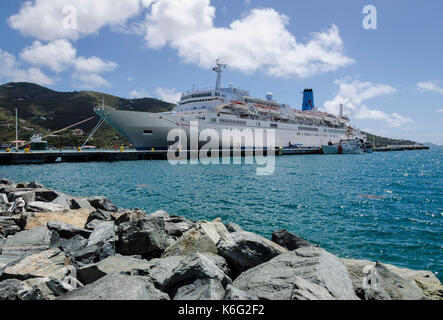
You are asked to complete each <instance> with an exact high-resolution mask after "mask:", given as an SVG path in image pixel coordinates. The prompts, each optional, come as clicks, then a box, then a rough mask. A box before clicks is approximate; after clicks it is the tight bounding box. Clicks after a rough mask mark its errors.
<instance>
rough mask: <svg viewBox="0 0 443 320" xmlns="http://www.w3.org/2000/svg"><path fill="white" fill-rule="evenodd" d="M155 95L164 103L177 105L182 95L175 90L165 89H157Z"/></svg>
mask: <svg viewBox="0 0 443 320" xmlns="http://www.w3.org/2000/svg"><path fill="white" fill-rule="evenodd" d="M155 94H156V95H157V96H158V97H159V98H160V99H161V100H163V101H166V102H169V103H173V104H176V103H177V102H178V101H180V98H181V93H180V92H177V91H176V90H175V89H164V88H157V89H155Z"/></svg>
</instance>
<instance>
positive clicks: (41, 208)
mask: <svg viewBox="0 0 443 320" xmlns="http://www.w3.org/2000/svg"><path fill="white" fill-rule="evenodd" d="M63 210H67V208H66V207H65V206H63V205H60V204H56V203H47V202H42V201H33V202H29V203H28V204H27V206H26V211H28V212H60V211H63Z"/></svg>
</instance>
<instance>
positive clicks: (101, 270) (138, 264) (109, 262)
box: [77, 255, 150, 284]
mask: <svg viewBox="0 0 443 320" xmlns="http://www.w3.org/2000/svg"><path fill="white" fill-rule="evenodd" d="M149 267H150V263H149V262H148V261H147V260H143V259H137V258H133V257H127V256H121V255H115V256H111V257H108V258H106V259H104V260H102V261H99V262H97V263H94V264H90V265H86V266H84V267H81V268H80V269H78V271H77V275H78V280H79V281H80V282H81V283H83V284H89V283H92V282H94V281H97V280H98V279H100V278H102V277H104V276H106V275H108V274H112V273H122V272H128V273H130V272H131V271H133V270H137V271H138V270H148V269H149Z"/></svg>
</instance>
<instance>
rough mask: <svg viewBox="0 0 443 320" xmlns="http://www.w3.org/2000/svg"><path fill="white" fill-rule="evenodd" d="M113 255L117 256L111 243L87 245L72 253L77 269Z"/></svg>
mask: <svg viewBox="0 0 443 320" xmlns="http://www.w3.org/2000/svg"><path fill="white" fill-rule="evenodd" d="M113 255H115V246H114V244H113V243H111V242H99V243H96V244H93V245H87V246H86V247H83V248H81V249H79V250H77V251H75V252H71V253H70V256H71V257H72V262H73V263H74V264H75V265H76V266H77V267H84V266H86V265H89V264H92V263H96V262H99V261H101V260H103V259H106V258H107V257H110V256H113Z"/></svg>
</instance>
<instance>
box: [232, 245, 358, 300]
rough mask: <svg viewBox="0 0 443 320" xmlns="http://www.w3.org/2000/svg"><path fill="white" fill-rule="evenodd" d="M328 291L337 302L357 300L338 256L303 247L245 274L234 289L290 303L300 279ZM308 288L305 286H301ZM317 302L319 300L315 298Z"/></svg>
mask: <svg viewBox="0 0 443 320" xmlns="http://www.w3.org/2000/svg"><path fill="white" fill-rule="evenodd" d="M297 277H298V278H302V279H304V280H306V281H308V282H311V283H313V284H315V285H318V286H321V287H323V288H325V289H326V290H327V291H328V292H329V293H330V294H331V296H332V297H333V298H334V299H343V300H356V299H358V298H357V296H356V295H355V293H354V290H353V287H352V281H351V279H350V277H349V273H348V271H347V270H346V268H345V266H344V265H343V263H342V262H341V261H340V259H338V258H337V257H336V256H334V255H332V254H330V253H329V252H327V251H325V250H324V249H321V248H317V247H301V248H299V249H297V250H294V251H289V252H287V253H284V254H281V255H279V256H277V257H275V258H273V259H272V260H270V261H268V262H265V263H263V264H261V265H258V266H257V267H255V268H252V269H249V270H247V271H245V272H243V273H242V274H241V275H240V276H239V277H238V278H237V279H235V281H234V283H233V285H234V286H236V287H237V288H239V289H242V290H245V291H247V292H249V293H252V294H254V295H256V296H258V297H259V298H260V299H269V300H290V299H292V298H293V297H294V295H293V291H294V289H296V288H295V286H294V283H296V281H297V279H298V278H297ZM298 287H299V288H300V287H301V288H302V290H305V289H306V288H309V287H310V286H308V285H307V284H306V283H302V284H300V285H299V286H298ZM316 297H317V298H320V296H319V295H318V294H316Z"/></svg>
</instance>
